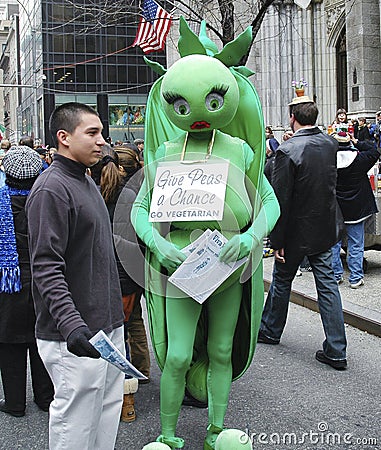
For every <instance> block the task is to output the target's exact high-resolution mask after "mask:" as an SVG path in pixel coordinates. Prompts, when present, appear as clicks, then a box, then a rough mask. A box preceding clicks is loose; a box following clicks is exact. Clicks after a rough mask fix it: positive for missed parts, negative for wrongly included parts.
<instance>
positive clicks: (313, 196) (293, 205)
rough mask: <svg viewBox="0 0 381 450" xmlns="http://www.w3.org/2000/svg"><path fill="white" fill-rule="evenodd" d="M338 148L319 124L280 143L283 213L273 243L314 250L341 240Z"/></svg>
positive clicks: (277, 179)
mask: <svg viewBox="0 0 381 450" xmlns="http://www.w3.org/2000/svg"><path fill="white" fill-rule="evenodd" d="M337 148H338V143H337V142H336V141H335V140H334V139H333V138H331V137H330V136H328V135H326V134H324V133H322V131H320V130H319V128H318V127H314V128H307V129H301V130H299V131H298V132H297V133H296V134H295V135H294V136H293V137H292V138H290V139H288V140H287V141H285V142H283V143H282V144H281V145H280V147H279V148H278V150H277V152H276V156H275V163H274V169H273V174H272V182H271V183H272V186H273V188H274V191H275V194H276V196H277V198H278V201H279V204H280V209H281V216H280V218H279V220H278V222H277V224H276V225H275V228H274V230H273V231H272V233H271V235H270V239H271V243H272V246H273V248H275V249H280V248H291V249H292V248H295V249H298V250H299V251H300V252H302V253H304V254H306V255H313V254H317V253H321V252H324V251H327V250H328V249H329V248H330V247H332V245H333V244H334V243H336V242H337V240H338V235H337V230H336V216H337V213H338V208H337V201H336V190H335V187H336V177H337V170H336V152H337Z"/></svg>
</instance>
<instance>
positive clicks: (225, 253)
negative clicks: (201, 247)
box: [219, 232, 258, 263]
mask: <svg viewBox="0 0 381 450" xmlns="http://www.w3.org/2000/svg"><path fill="white" fill-rule="evenodd" d="M255 245H258V241H257V240H256V239H255V238H254V237H253V236H252V235H251V234H250V233H248V232H246V233H243V234H236V235H235V236H233V237H232V238H231V239H230V240H229V241H228V242H227V243H226V244H225V245H224V246H223V248H222V250H221V253H220V256H219V259H220V261H221V262H224V263H231V262H235V261H237V260H238V259H241V258H245V257H246V256H249V254H250V252H251V251H252V249H253V247H254V246H255Z"/></svg>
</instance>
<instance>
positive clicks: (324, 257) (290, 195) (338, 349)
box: [258, 96, 347, 370]
mask: <svg viewBox="0 0 381 450" xmlns="http://www.w3.org/2000/svg"><path fill="white" fill-rule="evenodd" d="M289 107H290V111H289V112H290V126H291V129H292V131H293V132H294V134H293V136H292V137H291V138H290V139H288V140H287V141H285V142H283V143H282V144H281V145H280V146H279V148H278V150H277V152H276V154H275V162H274V168H273V174H272V181H271V183H272V186H273V188H274V191H275V194H276V196H277V198H278V201H279V205H280V209H281V215H280V218H279V220H278V222H277V223H276V225H275V227H274V229H273V231H272V232H271V234H270V240H271V244H272V247H273V248H274V256H275V262H274V268H273V279H272V283H271V286H270V289H269V293H268V295H267V299H266V304H265V307H264V311H263V314H262V320H261V326H260V330H259V335H258V342H259V343H264V344H275V345H276V344H279V342H280V339H281V336H282V333H283V330H284V327H285V324H286V320H287V313H288V305H289V300H290V292H291V284H292V281H293V279H294V277H295V275H296V272H297V270H298V266H299V265H300V263H301V261H302V260H303V258H304V257H305V256H307V257H308V260H309V262H310V265H311V267H312V272H313V275H314V278H315V284H316V290H317V293H318V305H319V310H320V315H321V320H322V322H323V328H324V331H325V337H326V339H325V341H324V342H323V348H322V350H318V351H317V352H316V354H315V358H316V359H317V360H318V361H319V362H321V363H324V364H328V365H330V366H331V367H333V368H334V369H336V370H344V369H345V368H346V367H347V360H346V336H345V328H344V318H343V311H342V305H341V297H340V292H339V290H338V286H337V283H336V281H335V277H334V273H333V270H332V252H331V247H332V246H333V244H335V243H336V242H337V240H338V236H337V228H336V221H337V210H338V208H337V201H336V195H335V188H336V178H337V171H336V152H337V148H338V143H337V142H336V141H335V140H334V139H332V138H331V137H329V136H328V135H326V134H324V133H323V132H322V131H321V130H320V129H319V128H318V127H317V126H315V122H316V119H317V116H318V109H317V106H316V104H315V103H314V102H313V101H312V100H310V99H309V97H307V96H304V97H296V98H295V99H294V100H293V101H292V102H291V103H290V104H289Z"/></svg>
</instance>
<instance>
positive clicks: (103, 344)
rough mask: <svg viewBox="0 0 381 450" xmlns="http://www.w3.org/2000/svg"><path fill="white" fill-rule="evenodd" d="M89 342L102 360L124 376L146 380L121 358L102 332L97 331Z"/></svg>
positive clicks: (121, 355) (120, 354)
mask: <svg viewBox="0 0 381 450" xmlns="http://www.w3.org/2000/svg"><path fill="white" fill-rule="evenodd" d="M89 342H90V343H91V344H92V345H93V346H94V347H95V348H96V349H97V350H98V352H99V353H100V354H101V357H102V358H103V359H105V360H106V361H108V362H109V363H111V364H113V365H114V366H115V367H117V368H118V369H119V370H121V371H122V372H124V373H125V374H127V375H130V376H131V377H133V378H137V379H139V380H146V379H147V377H146V376H144V375H143V374H142V373H141V372H139V370H138V369H137V368H136V367H135V366H134V365H132V364H131V363H130V361H128V360H127V359H126V358H125V357H124V356H123V354H122V353H121V352H120V351H119V350H118V349H117V348H116V347H115V345H114V344H113V343H112V341H111V340H110V339H109V338H108V337H107V335H106V333H105V332H104V331H103V330H100V331H98V333H97V334H95V335H94V336H93V337H92V338H91V339H89Z"/></svg>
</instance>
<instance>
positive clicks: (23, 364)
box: [0, 146, 54, 417]
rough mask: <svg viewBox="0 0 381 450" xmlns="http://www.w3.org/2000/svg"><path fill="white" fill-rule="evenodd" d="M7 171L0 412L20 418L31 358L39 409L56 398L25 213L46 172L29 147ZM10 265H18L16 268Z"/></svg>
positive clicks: (12, 157) (13, 157)
mask: <svg viewBox="0 0 381 450" xmlns="http://www.w3.org/2000/svg"><path fill="white" fill-rule="evenodd" d="M3 166H4V170H5V174H6V181H5V183H6V184H5V186H3V187H2V188H1V205H0V206H1V223H2V227H1V236H0V245H1V256H0V259H1V269H2V279H1V289H0V290H1V292H0V368H1V378H2V383H3V390H4V399H3V400H0V411H2V412H5V413H8V414H10V415H12V416H15V417H21V416H24V414H25V407H26V379H27V354H28V353H29V361H30V367H31V375H32V388H33V394H34V401H35V403H36V404H37V405H38V407H39V408H40V409H42V410H43V411H48V410H49V405H50V402H51V401H52V399H53V393H54V392H53V384H52V382H51V380H50V377H49V375H48V373H47V371H46V369H45V367H44V365H43V362H42V360H41V358H40V356H39V354H38V351H37V344H36V339H35V322H36V316H35V312H34V306H33V299H32V293H31V273H30V261H29V251H28V238H27V220H26V216H25V211H24V208H25V203H26V199H27V195H28V193H29V190H30V189H31V187H32V185H33V183H34V181H35V179H36V177H37V176H38V174H39V172H40V171H41V167H42V160H41V159H40V157H39V155H38V153H37V152H35V151H33V150H31V149H30V148H29V147H25V146H19V147H12V150H10V151H8V153H7V154H6V155H5V156H4V159H3ZM9 200H10V203H9V202H8V201H9ZM13 237H14V238H15V240H14V239H13ZM14 244H15V245H14ZM11 260H13V261H17V262H18V264H14V265H13V267H12V264H11V262H10V261H11Z"/></svg>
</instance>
